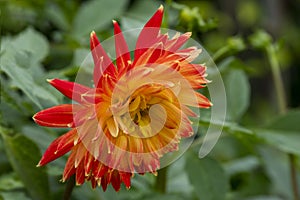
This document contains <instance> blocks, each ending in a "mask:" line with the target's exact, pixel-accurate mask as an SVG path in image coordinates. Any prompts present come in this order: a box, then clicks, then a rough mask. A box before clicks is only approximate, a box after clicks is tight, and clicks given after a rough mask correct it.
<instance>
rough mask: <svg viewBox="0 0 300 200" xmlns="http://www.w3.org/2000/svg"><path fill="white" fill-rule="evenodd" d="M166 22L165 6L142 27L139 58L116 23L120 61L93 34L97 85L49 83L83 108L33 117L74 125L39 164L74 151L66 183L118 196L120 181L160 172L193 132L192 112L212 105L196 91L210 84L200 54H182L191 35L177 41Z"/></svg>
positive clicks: (48, 111)
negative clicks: (165, 31) (162, 161)
mask: <svg viewBox="0 0 300 200" xmlns="http://www.w3.org/2000/svg"><path fill="white" fill-rule="evenodd" d="M162 17H163V7H162V6H161V7H160V8H159V9H158V10H157V12H156V13H155V14H154V15H153V16H152V17H151V19H150V20H149V21H148V22H147V23H146V25H145V26H144V28H143V29H142V30H141V32H140V34H139V37H138V39H137V43H136V48H135V50H134V58H133V59H131V55H130V51H129V50H128V46H127V43H126V41H125V39H124V36H123V34H122V32H121V30H120V27H119V25H118V23H117V22H116V21H113V24H114V35H115V36H114V39H115V50H116V57H117V58H116V60H115V61H114V62H112V61H111V59H110V57H109V56H108V55H107V53H106V52H105V51H104V49H103V47H102V45H101V44H100V42H99V41H98V39H97V37H96V34H95V32H92V33H91V37H90V46H91V52H92V57H93V60H94V73H93V84H94V87H93V88H90V87H87V86H84V85H81V84H79V83H75V82H69V81H65V80H59V79H51V80H48V81H49V83H50V84H51V85H52V86H53V87H55V88H56V89H57V90H59V91H60V92H61V93H62V94H64V95H65V96H66V97H68V98H70V99H72V100H74V101H76V102H77V103H74V104H63V105H58V106H54V107H51V108H48V109H45V110H42V111H40V112H38V113H37V114H35V115H34V116H33V119H34V121H35V122H36V123H37V124H39V125H41V126H48V127H68V128H71V130H70V131H69V132H67V133H65V134H64V135H62V136H60V137H59V138H57V139H56V140H54V141H53V142H52V143H51V144H50V146H49V147H48V149H47V150H46V152H45V153H44V155H43V157H42V159H41V160H40V162H39V163H38V166H43V165H45V164H47V163H49V162H51V161H53V160H55V159H57V158H58V157H61V156H63V155H64V154H66V153H68V152H71V153H70V155H69V158H68V161H67V163H66V166H65V169H64V172H63V177H62V181H65V180H66V179H68V178H69V177H70V176H72V175H75V176H76V183H77V184H78V185H80V184H83V183H84V182H85V180H89V181H91V183H92V187H93V188H95V187H96V186H97V185H99V186H102V188H103V190H106V188H107V185H108V184H109V183H111V184H112V186H113V187H114V189H115V190H116V191H118V190H119V189H120V185H121V183H122V182H123V183H124V184H125V186H126V187H127V188H129V187H130V179H131V177H132V176H133V174H134V173H135V172H137V173H140V174H143V173H145V172H150V173H153V174H156V171H157V170H158V169H159V168H160V158H161V157H162V156H163V155H164V154H166V153H169V152H173V151H176V150H177V149H178V144H179V142H180V139H181V138H182V137H190V136H191V135H192V134H193V129H192V126H191V121H190V119H189V117H195V116H196V114H195V113H194V112H193V111H192V110H191V109H190V108H189V107H197V108H200V107H201V108H208V107H210V106H211V103H210V101H209V100H208V99H207V98H206V97H204V96H203V95H202V94H200V93H198V92H196V91H195V90H196V89H200V88H203V87H204V86H205V84H206V83H207V80H206V79H205V76H206V74H205V71H206V67H205V66H203V65H200V64H192V63H191V62H192V61H193V60H194V59H195V58H196V57H197V56H198V55H199V54H200V53H201V50H200V49H197V48H196V47H190V48H185V49H180V47H181V46H182V45H183V44H185V43H186V41H187V40H188V39H189V38H190V36H191V33H185V34H182V35H180V34H179V33H177V34H175V35H174V36H173V37H172V38H169V36H168V34H162V33H161V31H160V26H161V22H162Z"/></svg>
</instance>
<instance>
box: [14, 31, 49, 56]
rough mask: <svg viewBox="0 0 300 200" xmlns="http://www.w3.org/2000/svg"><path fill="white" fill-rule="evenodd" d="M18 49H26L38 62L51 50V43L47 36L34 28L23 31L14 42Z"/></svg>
mask: <svg viewBox="0 0 300 200" xmlns="http://www.w3.org/2000/svg"><path fill="white" fill-rule="evenodd" d="M12 45H13V47H14V48H15V49H17V50H18V51H25V52H27V53H29V54H30V56H31V57H32V58H33V59H34V60H35V61H37V62H39V61H42V60H43V59H44V58H45V57H46V55H48V52H49V44H48V41H47V39H46V38H45V36H43V35H42V34H40V33H39V32H37V31H35V30H34V29H32V28H27V29H26V30H25V31H23V32H21V33H20V34H19V35H18V36H17V37H16V38H15V39H14V40H13V42H12Z"/></svg>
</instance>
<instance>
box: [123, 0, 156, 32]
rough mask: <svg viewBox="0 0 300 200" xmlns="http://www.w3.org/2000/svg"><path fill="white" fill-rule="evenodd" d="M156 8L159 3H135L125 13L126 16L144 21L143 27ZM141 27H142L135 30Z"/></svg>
mask: <svg viewBox="0 0 300 200" xmlns="http://www.w3.org/2000/svg"><path fill="white" fill-rule="evenodd" d="M158 8H159V2H157V1H135V2H134V4H133V5H132V6H130V9H129V10H128V11H127V12H126V16H130V17H132V18H135V19H139V20H141V21H144V22H143V25H144V24H145V23H146V21H147V20H148V19H149V18H150V17H151V16H152V15H153V14H154V13H155V11H156V10H157V9H158ZM141 27H142V26H139V27H135V28H141Z"/></svg>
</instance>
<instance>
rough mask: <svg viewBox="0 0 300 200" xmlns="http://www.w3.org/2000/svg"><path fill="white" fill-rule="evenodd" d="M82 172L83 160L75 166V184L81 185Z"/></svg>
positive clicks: (82, 181)
mask: <svg viewBox="0 0 300 200" xmlns="http://www.w3.org/2000/svg"><path fill="white" fill-rule="evenodd" d="M84 175H85V173H84V162H83V161H82V162H80V164H79V165H78V167H77V168H76V185H82V184H83V183H84V180H85V176H84Z"/></svg>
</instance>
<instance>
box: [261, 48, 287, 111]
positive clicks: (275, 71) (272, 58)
mask: <svg viewBox="0 0 300 200" xmlns="http://www.w3.org/2000/svg"><path fill="white" fill-rule="evenodd" d="M266 51H267V55H268V59H269V62H270V65H271V71H272V76H273V80H274V84H275V90H276V94H277V100H278V108H279V112H280V114H285V113H286V109H287V103H286V99H285V97H286V96H285V92H284V87H283V81H282V78H281V74H280V67H279V62H278V59H277V56H276V51H275V47H274V45H269V46H268V47H267V48H266Z"/></svg>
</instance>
